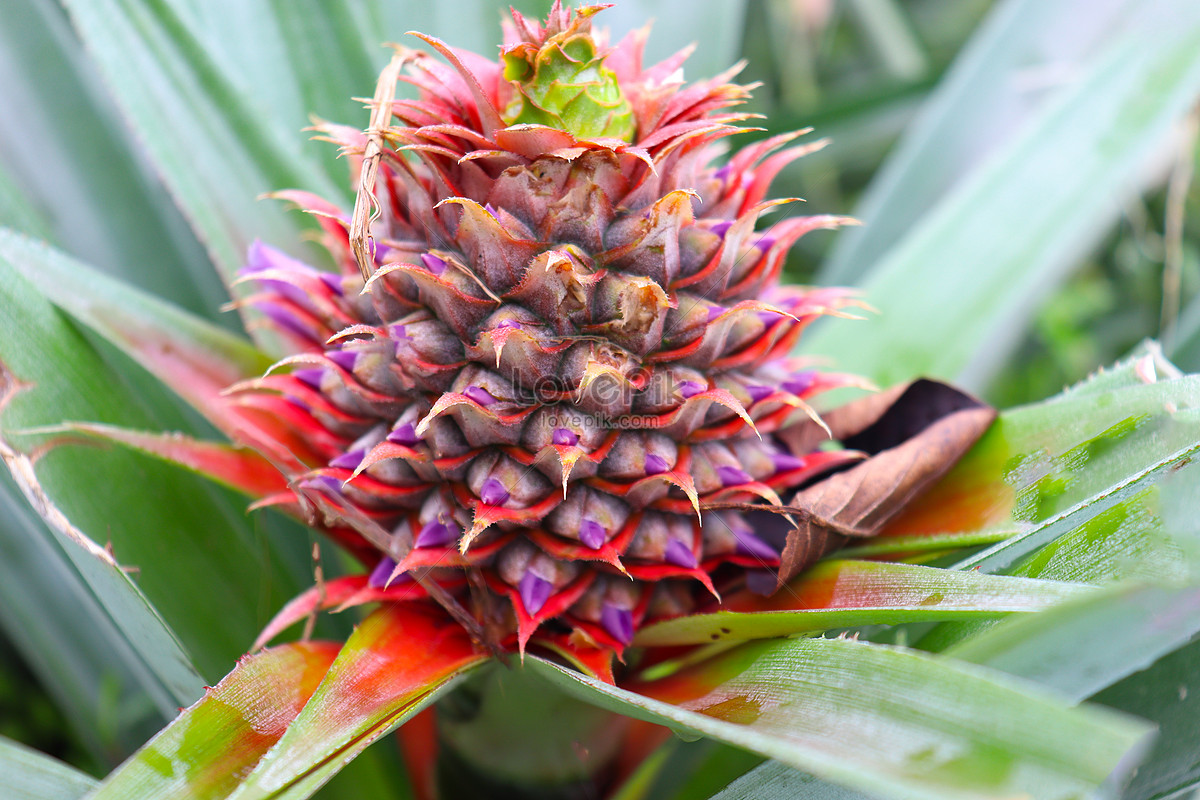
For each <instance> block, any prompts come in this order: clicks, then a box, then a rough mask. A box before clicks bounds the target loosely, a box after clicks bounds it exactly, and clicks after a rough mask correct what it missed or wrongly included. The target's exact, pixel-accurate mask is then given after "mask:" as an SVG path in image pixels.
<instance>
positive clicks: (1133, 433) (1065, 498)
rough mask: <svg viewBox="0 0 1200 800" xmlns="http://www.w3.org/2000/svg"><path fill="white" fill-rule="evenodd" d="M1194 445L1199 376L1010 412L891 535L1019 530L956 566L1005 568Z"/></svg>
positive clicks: (1199, 423) (1199, 420)
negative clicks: (991, 529)
mask: <svg viewBox="0 0 1200 800" xmlns="http://www.w3.org/2000/svg"><path fill="white" fill-rule="evenodd" d="M1197 442H1200V378H1198V377H1194V376H1189V377H1185V378H1179V379H1177V380H1167V381H1161V382H1158V383H1153V384H1140V385H1136V386H1126V387H1124V388H1114V389H1112V390H1111V391H1104V392H1098V393H1088V392H1084V391H1078V392H1068V393H1065V394H1063V395H1060V396H1059V397H1056V398H1053V399H1051V400H1049V401H1046V402H1044V403H1039V404H1036V405H1032V406H1025V407H1022V408H1017V409H1012V410H1011V411H1007V412H1005V413H1003V414H1002V415H1001V416H1000V418H999V420H998V421H997V422H996V423H995V424H994V425H993V426H992V428H991V429H990V430H989V431H988V432H987V433H986V434H985V435H984V437H983V438H982V439H980V441H979V442H978V443H977V444H976V446H975V447H974V448H972V450H971V452H970V453H968V454H967V455H966V456H965V457H964V458H963V459H962V461H960V462H959V463H958V464H957V465H956V466H955V467H954V468H953V469H952V470H951V471H950V472H949V473H948V474H947V475H946V477H945V478H943V479H942V480H941V481H940V482H939V483H938V485H937V486H935V487H934V488H933V489H931V490H930V491H929V492H928V493H927V494H926V495H925V496H924V497H923V498H922V499H921V500H920V501H919V502H917V503H916V504H914V506H913V507H912V509H910V510H909V511H908V512H906V513H905V515H904V516H902V517H901V518H900V519H898V520H897V521H896V522H895V523H893V524H892V525H891V526H890V527H889V528H888V530H886V531H885V532H884V534H885V535H888V536H913V535H920V534H923V533H938V534H941V533H952V532H957V531H974V530H981V529H988V528H997V529H1001V530H1012V529H1016V530H1017V534H1016V535H1015V536H1012V537H1010V538H1008V539H1007V540H1005V541H1004V542H1003V543H1001V544H997V545H994V546H992V547H989V548H987V549H985V550H983V551H982V552H980V553H978V554H976V555H974V556H971V557H970V558H969V559H967V560H964V561H962V562H961V563H960V564H959V565H958V567H959V568H961V569H968V568H973V567H976V566H978V567H980V568H981V569H982V570H983V571H984V572H996V571H1000V570H1002V569H1004V568H1005V567H1008V566H1010V565H1012V564H1014V563H1016V562H1017V561H1018V560H1019V559H1021V558H1023V557H1025V556H1027V555H1029V554H1030V553H1032V552H1034V551H1036V550H1038V549H1039V548H1042V547H1043V546H1045V545H1046V544H1048V543H1049V542H1052V541H1054V540H1055V539H1056V538H1058V537H1060V536H1062V535H1063V534H1065V533H1067V532H1069V531H1071V530H1075V529H1077V528H1078V527H1079V526H1080V525H1082V524H1083V523H1084V522H1086V521H1087V519H1089V518H1090V517H1092V516H1095V515H1096V514H1099V513H1101V512H1102V511H1105V510H1106V509H1108V508H1111V507H1112V506H1113V505H1115V504H1117V503H1120V502H1123V501H1124V500H1127V499H1128V498H1129V497H1130V496H1132V495H1133V494H1135V493H1136V492H1137V491H1139V490H1140V488H1141V487H1140V485H1139V483H1138V482H1139V481H1140V480H1141V479H1142V478H1144V477H1145V476H1148V475H1158V476H1161V475H1164V474H1166V473H1167V472H1168V471H1169V470H1170V469H1171V468H1172V467H1173V465H1176V464H1179V463H1181V462H1182V461H1183V460H1184V459H1187V458H1189V457H1190V454H1192V453H1193V452H1194V451H1196V450H1197V449H1198V448H1200V445H1197ZM1047 577H1049V576H1047ZM1065 579H1066V578H1065ZM1069 579H1072V580H1080V579H1084V580H1086V578H1081V577H1080V576H1074V577H1071V578H1069Z"/></svg>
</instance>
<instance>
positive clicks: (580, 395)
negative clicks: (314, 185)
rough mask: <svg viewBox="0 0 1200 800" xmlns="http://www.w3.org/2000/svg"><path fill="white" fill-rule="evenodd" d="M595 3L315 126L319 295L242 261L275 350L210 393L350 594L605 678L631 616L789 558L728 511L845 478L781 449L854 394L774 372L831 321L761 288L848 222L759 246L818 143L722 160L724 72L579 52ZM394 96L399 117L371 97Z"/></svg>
mask: <svg viewBox="0 0 1200 800" xmlns="http://www.w3.org/2000/svg"><path fill="white" fill-rule="evenodd" d="M602 8H603V7H602V6H587V7H582V8H580V9H578V10H575V11H572V10H569V9H566V8H563V7H562V5H561V4H559V3H555V5H554V7H553V9H552V10H551V11H550V13H549V17H548V19H547V21H546V22H545V24H539V23H538V22H535V21H531V20H529V19H527V18H525V17H523V16H522V15H521V14H520V13H518V12H516V11H514V12H513V18H512V23H511V24H510V25H509V26H508V28H507V31H506V34H507V36H506V38H507V44H506V45H505V47H504V48H503V52H502V54H501V58H500V60H499V61H498V62H490V61H487V60H486V59H484V58H482V57H481V56H478V55H475V54H472V53H466V52H462V51H458V50H455V49H453V48H451V47H449V46H447V45H445V44H443V43H442V42H440V41H438V40H436V39H433V38H430V37H422V38H424V39H425V40H426V41H427V42H428V43H429V44H430V45H431V46H432V47H433V48H434V49H435V50H437V51H438V52H439V53H440V54H441V55H442V56H444V57H445V59H446V60H447V61H448V62H449V66H447V65H446V64H443V63H441V62H440V61H438V60H437V59H435V58H434V57H432V56H429V55H427V54H424V53H421V52H415V51H408V50H404V49H401V50H399V52H398V53H397V56H396V59H395V60H394V61H393V64H392V66H391V67H389V69H388V70H386V71H385V73H384V75H383V77H382V78H381V81H380V87H379V93H378V94H377V96H376V101H375V108H374V123H373V125H372V127H371V128H370V129H369V130H368V131H366V132H365V133H364V132H360V131H357V130H351V129H348V128H345V127H342V126H338V125H332V124H326V125H322V126H321V128H320V130H321V131H322V133H323V135H324V136H325V137H326V138H328V139H331V140H333V141H335V142H337V143H338V144H339V145H340V146H341V148H342V151H343V152H344V153H346V154H348V155H349V156H351V157H352V159H353V161H354V164H355V178H356V181H357V182H358V184H359V197H358V205H357V207H356V209H355V214H354V216H353V217H349V216H348V215H346V214H345V213H344V212H343V211H342V210H340V209H338V208H336V207H334V206H332V205H331V204H329V203H327V202H325V201H323V200H321V199H319V198H316V197H313V196H309V195H304V194H300V193H295V192H292V193H283V194H282V196H283V197H285V198H287V199H289V200H292V201H294V202H296V203H298V204H299V205H301V206H303V207H305V208H307V209H308V210H310V211H312V212H314V213H316V214H319V215H320V216H321V218H322V219H323V220H324V223H325V224H324V230H325V234H326V236H325V242H326V245H327V247H328V249H329V251H330V254H331V255H332V257H333V259H334V261H335V262H336V263H337V264H338V266H339V267H340V272H339V273H338V274H330V273H325V272H319V271H317V270H316V269H314V268H313V267H311V266H308V265H305V264H303V263H299V262H297V261H295V260H293V259H291V258H289V257H288V256H286V255H284V254H283V253H282V252H280V251H278V250H275V249H272V248H271V247H269V246H267V245H265V244H261V243H257V244H255V245H254V247H253V248H252V249H251V251H250V255H249V259H248V263H247V265H246V267H245V269H244V270H243V278H244V280H246V281H250V282H253V283H254V284H256V285H257V288H258V291H257V292H256V293H255V294H253V295H251V296H250V297H249V298H247V299H246V300H245V301H244V302H246V303H250V304H252V305H254V306H256V307H257V308H258V309H260V310H261V311H262V312H264V313H265V315H266V318H267V319H268V320H269V321H270V322H271V324H273V325H274V327H275V328H277V329H278V331H279V333H280V334H281V335H282V336H283V337H285V338H286V339H287V340H288V341H289V342H290V343H291V344H292V345H293V346H294V347H295V349H296V351H297V352H296V354H295V355H292V356H290V357H288V358H286V359H284V360H283V361H282V362H281V363H280V364H279V365H277V367H278V368H277V369H276V370H275V371H274V373H273V374H271V375H269V376H268V377H266V378H263V379H261V380H255V381H251V382H249V383H244V384H240V385H238V386H235V387H233V388H232V390H231V392H230V394H229V397H230V400H231V402H234V403H241V404H249V405H257V406H258V407H262V408H271V409H274V410H275V413H276V414H277V415H278V416H279V417H280V418H281V419H285V420H290V421H292V423H293V427H294V433H295V438H296V440H297V441H298V442H300V443H301V445H302V448H301V449H300V450H295V448H293V451H294V452H300V453H303V457H302V458H301V459H300V461H302V462H303V463H295V464H292V465H291V467H290V471H289V473H288V474H289V477H290V478H292V479H293V484H292V485H293V486H294V490H293V491H292V492H289V493H287V494H285V495H283V496H277V497H275V498H273V499H272V500H271V501H270V502H274V503H276V504H282V505H285V506H288V507H290V508H292V509H293V510H295V511H297V512H305V511H307V514H308V516H309V520H310V522H312V523H313V524H314V525H316V526H317V527H320V528H322V529H323V530H325V531H326V532H327V533H329V534H330V535H331V536H333V537H334V538H335V539H337V540H338V541H340V542H343V543H345V544H346V545H347V546H349V547H350V548H351V549H352V550H353V551H354V552H355V553H356V554H357V555H358V556H359V557H360V558H362V559H363V560H364V561H365V562H366V564H367V567H368V569H369V571H370V574H369V578H368V585H367V587H365V589H366V590H367V591H366V593H365V594H361V595H359V598H360V599H362V600H366V599H379V598H380V597H383V596H386V593H387V592H388V591H395V592H403V593H406V594H405V596H411V595H412V593H413V592H416V593H418V594H420V593H422V592H423V593H427V594H429V595H430V596H432V597H433V598H434V599H436V600H438V601H439V602H441V603H442V604H443V605H446V606H447V607H448V608H450V610H451V611H452V612H453V613H455V615H456V617H457V618H459V619H460V621H463V622H464V624H467V625H468V626H470V627H472V629H473V630H476V631H477V632H478V633H479V635H480V636H482V637H483V638H484V639H485V640H486V641H487V642H489V643H490V644H492V645H493V646H494V647H498V648H502V649H512V648H513V647H514V645H515V647H516V648H518V649H521V650H522V651H523V650H524V648H525V647H526V645H527V643H528V642H529V641H530V639H531V637H534V636H535V634H538V635H539V638H541V639H543V640H544V641H545V642H547V643H552V642H554V641H561V640H562V638H563V637H568V638H569V639H570V641H572V642H576V643H579V642H582V643H585V644H587V645H589V646H594V647H600V648H603V649H606V650H608V651H611V652H613V653H617V654H619V653H620V652H621V651H622V650H623V649H624V648H625V647H626V646H628V645H629V644H630V642H631V641H632V639H633V636H634V634H635V632H636V631H637V630H638V628H639V627H640V626H641V625H643V624H644V623H646V622H647V621H652V620H656V619H661V618H665V617H670V616H675V615H679V614H685V613H689V612H691V611H692V610H694V609H696V608H697V607H699V606H701V605H703V604H706V603H710V602H714V601H719V598H720V596H721V592H723V591H727V590H728V589H730V588H735V587H739V586H742V585H749V586H751V587H752V588H760V587H761V589H762V590H763V591H770V590H772V589H774V587H775V586H776V584H777V583H778V576H777V572H778V569H779V566H780V553H781V550H782V548H783V546H784V542H783V539H782V538H781V536H780V535H772V534H770V533H767V532H764V526H762V525H752V524H750V520H749V517H751V516H769V515H764V514H761V513H760V512H759V511H757V510H756V509H758V508H761V507H762V505H761V504H773V505H775V506H779V505H781V502H782V501H781V496H782V495H783V494H784V493H787V492H789V491H791V490H794V489H796V488H797V487H799V486H801V485H802V484H804V483H806V482H810V481H811V480H812V479H813V478H814V477H815V476H818V475H820V474H822V473H825V472H828V471H830V470H833V469H836V468H839V467H842V466H844V465H847V464H851V463H853V462H855V461H856V460H858V459H859V458H860V457H861V454H859V453H856V452H854V451H852V450H848V449H843V450H833V451H824V450H815V449H813V447H812V444H813V443H812V441H811V437H806V441H807V442H808V443H807V444H801V443H799V442H793V444H789V439H790V438H792V437H790V436H789V432H790V431H794V430H796V428H797V425H798V424H799V425H803V426H807V427H811V426H812V424H813V423H812V420H814V419H816V416H815V413H814V411H813V410H812V407H811V405H810V401H811V399H812V398H813V397H814V396H815V395H817V394H819V393H821V392H823V391H826V390H828V389H829V388H831V387H835V386H841V385H845V384H847V383H853V382H854V379H853V378H852V377H849V376H845V375H840V374H830V373H822V372H817V371H815V370H813V369H811V368H809V367H808V366H806V365H804V364H800V363H796V362H795V361H793V360H790V359H789V358H788V352H789V350H790V349H791V348H792V347H793V346H794V345H795V343H796V340H797V338H798V337H799V335H800V333H801V331H802V330H803V329H804V328H805V326H806V325H808V324H809V323H810V322H811V321H812V320H814V319H815V318H817V317H819V316H821V315H824V314H836V313H839V309H842V308H844V307H846V306H847V305H850V304H852V303H853V299H852V298H851V297H850V296H849V295H848V293H846V292H844V291H842V290H838V289H818V290H806V289H799V288H795V287H783V286H780V285H779V284H778V279H779V275H780V271H781V270H782V268H783V264H784V259H785V257H786V254H787V251H788V249H789V247H790V246H791V245H792V244H793V243H794V242H795V241H796V240H797V239H799V238H800V237H801V236H803V235H804V234H806V233H808V232H810V231H813V230H817V229H828V228H834V227H836V226H838V225H840V224H843V223H845V222H846V221H847V220H846V219H845V218H843V217H837V216H830V215H818V216H799V217H791V218H787V219H784V220H782V221H780V222H777V223H775V224H774V225H772V226H771V227H769V228H768V229H767V230H766V231H763V232H759V231H757V230H756V224H757V222H758V220H759V217H760V215H762V214H763V213H764V212H766V211H767V210H769V209H772V208H774V207H775V206H778V205H780V204H783V203H786V202H788V201H787V200H775V199H767V190H768V185H769V184H770V182H771V180H772V178H773V177H774V176H775V175H776V173H778V171H779V170H780V169H781V168H782V167H783V166H785V165H786V164H787V163H789V162H790V161H792V160H793V159H795V158H797V157H799V156H802V155H804V154H805V153H807V152H810V151H811V150H813V149H815V147H818V146H819V145H820V143H817V144H816V145H800V146H793V147H791V148H790V149H781V148H785V146H786V145H788V144H789V143H791V142H792V140H793V139H795V138H796V137H797V136H798V135H799V133H803V132H799V133H797V134H788V135H784V136H777V137H774V138H771V139H768V140H766V141H763V142H759V143H757V144H755V145H753V146H751V147H748V148H745V149H743V150H741V151H740V152H738V153H737V154H735V155H733V156H732V157H731V158H729V159H728V160H727V161H726V162H725V163H724V164H723V165H721V166H717V164H716V160H717V159H718V158H719V156H721V154H722V152H723V150H722V144H723V141H724V140H725V139H726V137H729V136H731V135H733V134H737V133H739V132H741V131H742V130H743V128H740V127H738V123H740V122H742V121H744V120H746V119H747V118H748V116H750V115H748V114H744V113H740V112H738V111H734V110H731V109H732V108H734V107H736V106H737V105H738V104H740V103H741V102H742V101H743V100H745V99H746V97H747V96H748V89H747V87H745V86H739V85H736V84H733V83H730V82H729V81H730V79H731V78H732V77H733V75H734V74H735V73H736V72H737V68H734V69H732V70H730V71H729V72H727V73H725V74H723V75H719V76H717V77H716V78H714V79H712V80H708V81H704V82H701V83H698V84H694V85H685V84H684V83H683V82H682V80H681V78H680V77H679V75H680V65H681V63H682V62H683V60H684V58H685V57H686V55H687V54H686V52H684V53H680V54H678V55H676V56H674V57H672V58H670V59H668V60H667V61H665V62H663V63H661V64H658V65H655V66H652V67H644V66H643V65H642V45H643V42H644V38H645V32H644V31H642V32H637V33H634V34H632V35H630V36H629V37H628V38H626V39H625V40H623V41H622V42H620V43H619V44H617V45H616V46H613V47H609V46H608V45H607V44H606V42H605V39H604V37H603V36H602V35H598V34H596V33H595V32H593V30H592V18H593V17H594V16H595V14H596V13H597V12H598V11H600V10H601V9H602ZM401 69H403V71H404V72H403V77H402V78H401V77H399V76H400V74H401V73H400V70H401ZM398 80H404V81H407V82H409V83H411V84H413V85H415V86H416V88H417V90H418V93H419V98H418V99H417V100H415V101H408V100H393V99H392V97H393V96H394V89H395V83H396V82H397V81H398ZM368 214H369V216H368ZM368 224H369V226H370V227H369V238H368V234H367V231H368ZM817 421H818V422H819V420H817ZM765 527H766V528H768V529H770V528H776V529H777V528H779V527H780V526H777V525H776V526H765ZM780 533H782V531H780ZM818 555H819V554H818ZM414 583H415V584H418V585H419V588H417V589H414V588H413V584H414ZM369 590H374V591H373V592H372V591H369ZM539 632H541V633H540V634H539Z"/></svg>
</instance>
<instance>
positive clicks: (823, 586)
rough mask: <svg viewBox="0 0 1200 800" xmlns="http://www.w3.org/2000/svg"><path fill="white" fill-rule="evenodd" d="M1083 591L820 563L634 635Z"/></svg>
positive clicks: (793, 623)
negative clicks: (777, 585)
mask: <svg viewBox="0 0 1200 800" xmlns="http://www.w3.org/2000/svg"><path fill="white" fill-rule="evenodd" d="M1086 591H1087V589H1086V588H1085V587H1083V586H1079V585H1078V584H1069V583H1056V582H1054V581H1034V580H1023V579H1020V578H1008V577H1001V576H994V575H981V574H978V573H973V572H956V571H951V570H943V569H932V568H929V567H917V566H908V565H903V564H885V563H879V562H872V561H826V562H824V563H822V564H818V565H817V566H816V567H814V568H812V569H810V570H808V571H806V572H804V573H802V574H801V576H800V577H799V578H797V579H796V580H794V581H792V582H791V583H790V584H788V585H787V586H786V587H784V588H783V589H782V590H780V591H779V592H777V593H775V594H774V595H772V596H771V597H770V598H757V597H755V598H753V599H751V598H750V596H747V597H746V598H745V599H744V600H743V601H742V602H738V601H737V600H733V601H731V602H730V603H729V610H724V609H722V610H720V611H715V612H713V613H709V614H693V615H690V616H686V617H678V618H675V619H672V620H668V621H666V622H661V623H658V624H656V625H651V626H649V627H647V628H644V629H643V630H641V631H639V632H638V635H637V638H636V639H635V643H637V644H639V645H667V644H702V643H706V642H710V641H718V640H729V639H733V640H737V639H758V638H764V637H770V636H786V635H789V634H794V633H811V632H814V631H822V630H829V629H831V628H849V627H855V626H859V625H896V624H899V623H903V622H922V621H933V620H945V619H962V618H968V619H969V618H978V617H996V616H1000V615H1005V614H1008V613H1013V612H1029V611H1040V610H1042V609H1044V608H1047V607H1048V606H1051V605H1053V604H1055V603H1058V602H1061V601H1062V600H1064V599H1067V598H1070V597H1076V596H1078V595H1079V594H1080V593H1081V592H1086Z"/></svg>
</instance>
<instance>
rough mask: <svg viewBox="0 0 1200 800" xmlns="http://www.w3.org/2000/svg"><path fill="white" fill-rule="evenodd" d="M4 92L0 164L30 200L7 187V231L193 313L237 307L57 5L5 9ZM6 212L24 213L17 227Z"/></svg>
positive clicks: (30, 1)
mask: <svg viewBox="0 0 1200 800" xmlns="http://www.w3.org/2000/svg"><path fill="white" fill-rule="evenodd" d="M0 86H3V87H4V91H3V92H0V163H3V164H4V165H5V166H6V167H7V171H9V172H11V177H12V185H11V190H13V191H19V195H20V196H19V197H8V198H6V197H4V195H5V194H7V192H6V191H5V189H4V188H0V224H3V225H9V226H12V227H16V228H18V229H19V230H21V231H23V232H25V233H28V234H31V235H34V236H38V237H39V238H44V239H46V240H47V241H51V242H53V243H54V244H55V245H57V246H59V247H62V248H64V249H65V250H66V251H67V252H70V253H72V254H74V255H75V256H77V257H82V258H86V259H87V260H88V262H89V263H92V264H95V265H96V266H97V267H99V268H100V269H102V270H104V271H105V272H107V273H109V274H110V275H116V276H118V277H120V278H121V279H123V280H125V281H128V282H129V283H132V284H134V285H136V286H140V287H141V288H143V289H146V290H147V291H150V292H153V293H154V294H156V295H158V296H160V297H164V298H167V299H168V300H170V301H172V302H174V303H177V304H179V305H181V306H183V307H185V308H188V309H189V310H191V311H193V312H194V313H200V314H205V315H209V316H211V315H214V314H216V311H217V309H218V307H219V306H220V305H221V303H223V302H224V301H225V299H226V293H225V290H224V288H223V287H222V286H221V281H220V279H219V278H218V277H217V275H216V274H214V272H213V269H212V264H211V263H210V262H209V260H208V258H207V256H206V255H205V253H204V250H203V248H202V247H201V246H200V243H199V242H198V241H197V240H196V237H195V235H194V234H192V232H191V231H190V230H188V226H187V223H186V222H185V221H184V218H183V216H182V215H181V214H180V213H179V211H178V210H177V209H176V208H175V207H174V206H173V205H172V203H171V202H170V198H169V197H168V196H167V193H166V191H165V190H164V189H163V187H162V185H161V184H160V183H159V181H158V180H157V179H156V178H155V176H154V175H152V174H151V173H150V171H149V170H147V169H146V164H145V160H144V158H143V157H141V155H140V153H139V152H138V148H139V143H138V140H137V139H135V138H134V137H133V136H132V135H131V133H130V131H129V130H128V128H127V126H126V125H124V123H123V122H122V120H121V119H120V117H119V114H117V113H116V111H115V109H114V108H113V104H112V99H111V97H110V96H109V95H108V93H107V92H106V91H105V90H104V87H103V86H102V84H101V81H100V80H99V77H98V76H97V75H96V72H95V68H94V67H93V66H92V65H90V64H89V62H88V58H87V53H86V52H85V51H84V50H83V48H82V47H80V43H79V40H78V39H77V38H76V36H75V34H74V31H72V30H71V26H70V24H69V23H68V21H67V19H66V15H65V14H63V12H62V9H61V8H60V7H59V5H58V4H57V3H45V2H37V0H13V2H9V3H6V4H5V7H4V25H3V26H0ZM6 201H11V202H13V203H15V202H21V204H22V207H20V208H17V209H13V210H14V211H16V212H17V213H16V214H15V215H10V216H8V218H7V219H5V216H6V215H5V214H4V211H3V209H4V206H5V205H6ZM36 217H41V218H42V221H41V224H38V222H37V220H36V219H35V218H36ZM161 264H170V265H172V269H170V270H164V269H161V268H160V267H159V266H158V265H161Z"/></svg>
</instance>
